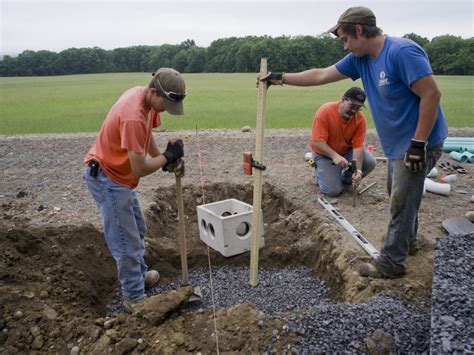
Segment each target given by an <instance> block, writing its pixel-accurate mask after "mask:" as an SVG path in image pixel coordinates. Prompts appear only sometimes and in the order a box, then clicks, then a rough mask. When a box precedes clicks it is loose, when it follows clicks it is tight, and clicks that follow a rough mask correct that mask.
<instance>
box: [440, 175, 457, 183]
mask: <svg viewBox="0 0 474 355" xmlns="http://www.w3.org/2000/svg"><path fill="white" fill-rule="evenodd" d="M457 179H458V176H457V175H456V174H451V175H446V176H444V177H440V178H439V181H440V182H453V181H456V180H457Z"/></svg>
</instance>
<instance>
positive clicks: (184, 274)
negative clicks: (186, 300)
mask: <svg viewBox="0 0 474 355" xmlns="http://www.w3.org/2000/svg"><path fill="white" fill-rule="evenodd" d="M176 204H177V205H178V240H179V251H180V254H181V278H182V280H181V282H182V284H183V286H187V285H188V283H189V281H188V258H187V252H186V238H185V235H184V205H183V191H182V187H181V177H180V176H177V175H176Z"/></svg>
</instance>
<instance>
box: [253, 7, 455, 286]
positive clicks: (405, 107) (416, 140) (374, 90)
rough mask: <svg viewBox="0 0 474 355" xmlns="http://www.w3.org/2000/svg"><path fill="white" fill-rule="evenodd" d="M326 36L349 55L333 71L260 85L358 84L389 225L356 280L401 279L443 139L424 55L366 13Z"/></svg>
mask: <svg viewBox="0 0 474 355" xmlns="http://www.w3.org/2000/svg"><path fill="white" fill-rule="evenodd" d="M328 32H330V33H333V34H334V35H336V36H337V37H339V38H340V39H341V41H342V42H343V44H344V49H345V50H347V51H349V52H350V53H349V54H348V55H347V56H345V57H344V58H343V59H341V60H340V61H339V62H337V63H336V64H335V65H332V66H330V67H327V68H321V69H310V70H306V71H303V72H300V73H277V72H271V73H269V74H268V75H266V76H265V77H262V78H260V80H265V81H267V83H268V84H273V85H275V84H278V85H282V84H288V85H296V86H312V85H323V84H327V83H331V82H335V81H339V80H342V79H347V78H351V79H352V80H356V79H359V78H360V79H361V80H362V83H363V85H364V90H365V93H366V95H367V98H368V101H369V107H370V110H371V112H372V117H373V120H374V123H375V128H376V129H377V133H378V136H379V139H380V143H381V145H382V147H383V149H384V152H385V155H386V156H387V157H388V159H389V160H388V169H387V190H388V193H389V195H390V215H391V218H390V223H389V225H388V228H387V234H386V236H385V242H384V245H383V247H382V250H381V252H380V257H379V258H377V259H376V260H375V261H374V262H372V263H364V264H362V265H361V266H360V269H359V273H360V274H361V275H363V276H371V277H379V278H383V277H386V278H394V277H401V276H403V275H404V274H405V268H406V258H407V255H408V253H410V254H411V253H413V252H414V251H415V250H416V244H417V229H418V210H419V208H420V204H421V198H422V195H423V186H424V180H425V177H426V175H427V174H428V172H429V171H430V170H431V169H432V167H434V166H435V165H436V162H437V160H438V159H439V158H440V156H441V153H442V145H443V141H444V139H445V138H446V136H447V133H448V128H447V124H446V120H445V118H444V114H443V111H442V110H441V107H440V98H441V92H440V90H439V88H438V85H437V84H436V81H435V78H434V75H433V71H432V69H431V65H430V63H429V59H428V56H427V55H426V53H425V51H424V50H423V49H422V48H421V47H420V46H419V45H417V44H416V43H415V42H413V41H411V40H409V39H404V38H394V37H389V36H384V35H383V33H382V30H381V29H380V28H378V27H377V25H376V18H375V15H374V14H373V12H372V11H371V10H370V9H368V8H366V7H351V8H349V9H347V10H346V11H344V13H343V14H342V15H341V16H340V17H339V20H338V22H337V24H336V25H335V26H334V27H332V28H331V29H330V30H329V31H328Z"/></svg>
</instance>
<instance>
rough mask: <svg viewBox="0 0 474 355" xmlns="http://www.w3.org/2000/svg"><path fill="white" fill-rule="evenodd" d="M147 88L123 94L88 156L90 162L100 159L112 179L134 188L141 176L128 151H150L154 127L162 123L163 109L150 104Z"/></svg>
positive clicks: (86, 160) (105, 171)
mask: <svg viewBox="0 0 474 355" xmlns="http://www.w3.org/2000/svg"><path fill="white" fill-rule="evenodd" d="M143 91H144V87H141V86H140V87H134V88H132V89H129V90H127V91H126V92H125V93H123V95H122V96H120V98H119V99H118V101H117V102H116V103H115V104H114V105H113V106H112V108H111V109H110V111H109V113H108V114H107V117H106V118H105V121H104V123H103V124H102V128H101V129H100V132H99V135H98V136H97V138H96V140H95V142H94V144H93V145H92V147H91V149H90V150H89V152H88V153H87V154H86V157H85V158H84V162H85V163H86V164H88V163H89V162H90V161H91V160H93V159H95V160H97V161H98V162H99V164H100V167H101V169H102V170H103V171H104V173H105V174H106V175H107V176H108V177H109V178H110V179H111V180H113V181H115V182H116V183H118V184H121V185H125V186H128V187H130V188H135V187H137V186H138V182H139V178H138V177H137V176H135V175H133V173H132V168H131V165H130V160H129V159H128V151H129V150H131V151H134V152H136V153H145V154H146V153H147V152H148V148H149V146H150V142H151V140H152V139H153V136H152V128H155V127H158V126H159V125H160V124H161V119H160V115H159V113H158V112H156V111H155V110H153V109H149V108H147V107H146V105H145V97H144V95H143Z"/></svg>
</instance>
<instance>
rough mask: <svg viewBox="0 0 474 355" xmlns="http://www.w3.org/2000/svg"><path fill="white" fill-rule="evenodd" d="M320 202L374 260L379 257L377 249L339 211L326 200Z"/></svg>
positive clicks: (319, 200)
mask: <svg viewBox="0 0 474 355" xmlns="http://www.w3.org/2000/svg"><path fill="white" fill-rule="evenodd" d="M318 202H319V204H320V205H321V206H323V207H324V208H325V209H326V210H327V211H328V212H329V213H330V214H331V216H333V217H334V218H335V219H336V221H338V222H339V223H340V224H341V225H342V226H343V227H344V229H345V230H346V231H348V232H349V233H350V235H351V236H352V238H354V239H355V241H356V242H357V243H358V244H359V245H360V246H361V247H362V248H363V249H364V250H365V251H366V252H367V254H369V255H370V256H371V257H373V258H374V259H376V258H378V257H379V255H380V254H379V252H378V251H377V249H375V248H374V247H373V246H372V244H370V243H369V241H368V240H367V239H365V238H364V237H363V236H362V234H360V233H359V232H358V231H357V229H355V228H354V227H353V226H352V225H351V224H350V223H349V222H348V221H347V220H346V219H345V218H344V217H343V216H342V215H341V214H340V213H339V211H337V210H336V209H335V208H334V207H333V206H332V205H331V204H330V203H329V202H328V201H326V199H324V198H321V197H320V198H318Z"/></svg>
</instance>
